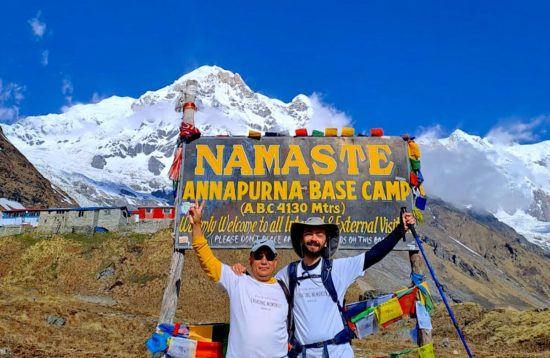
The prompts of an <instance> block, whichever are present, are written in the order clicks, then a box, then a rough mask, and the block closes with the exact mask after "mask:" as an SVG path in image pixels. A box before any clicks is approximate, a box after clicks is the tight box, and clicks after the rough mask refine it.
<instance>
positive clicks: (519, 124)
mask: <svg viewBox="0 0 550 358" xmlns="http://www.w3.org/2000/svg"><path fill="white" fill-rule="evenodd" d="M548 126H550V116H548V115H541V116H538V117H535V118H531V119H529V120H527V121H523V120H521V119H518V118H508V119H506V120H502V121H500V123H499V124H498V125H496V126H495V127H493V128H492V129H491V130H490V131H489V133H488V134H487V139H488V140H489V141H491V142H492V143H495V144H506V145H508V144H512V143H519V142H533V141H537V140H538V139H539V138H540V134H544V133H545V132H546V129H545V127H546V128H547V127H548Z"/></svg>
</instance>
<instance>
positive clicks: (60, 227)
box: [37, 210, 94, 234]
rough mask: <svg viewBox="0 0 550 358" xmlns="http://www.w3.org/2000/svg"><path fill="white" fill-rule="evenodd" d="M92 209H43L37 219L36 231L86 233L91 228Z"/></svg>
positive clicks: (92, 220) (92, 219)
mask: <svg viewBox="0 0 550 358" xmlns="http://www.w3.org/2000/svg"><path fill="white" fill-rule="evenodd" d="M93 223H94V213H93V211H84V210H83V211H63V210H59V211H44V212H42V213H40V219H39V220H38V227H37V231H38V232H43V233H50V234H65V233H71V232H78V233H86V232H91V230H93V227H94V226H93Z"/></svg>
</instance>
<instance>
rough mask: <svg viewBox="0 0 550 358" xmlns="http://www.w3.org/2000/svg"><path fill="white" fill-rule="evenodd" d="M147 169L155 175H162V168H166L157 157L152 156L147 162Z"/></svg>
mask: <svg viewBox="0 0 550 358" xmlns="http://www.w3.org/2000/svg"><path fill="white" fill-rule="evenodd" d="M147 169H149V171H150V172H151V173H153V174H155V175H160V172H162V169H164V164H162V162H161V161H160V160H158V159H157V158H155V157H150V158H149V162H148V163H147Z"/></svg>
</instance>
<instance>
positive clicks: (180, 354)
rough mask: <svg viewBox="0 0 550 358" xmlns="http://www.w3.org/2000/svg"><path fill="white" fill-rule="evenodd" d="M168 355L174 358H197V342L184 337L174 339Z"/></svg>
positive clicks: (171, 340) (170, 344) (171, 341)
mask: <svg viewBox="0 0 550 358" xmlns="http://www.w3.org/2000/svg"><path fill="white" fill-rule="evenodd" d="M166 353H167V354H168V355H169V356H170V357H174V358H195V354H196V353H197V341H195V340H192V339H187V338H182V337H172V338H171V339H170V343H169V344H168V351H166Z"/></svg>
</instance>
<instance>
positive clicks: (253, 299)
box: [188, 201, 288, 358]
mask: <svg viewBox="0 0 550 358" xmlns="http://www.w3.org/2000/svg"><path fill="white" fill-rule="evenodd" d="M203 208H204V202H202V203H201V204H200V205H199V204H198V202H197V201H196V202H195V205H194V206H192V207H191V208H190V209H189V213H188V219H189V222H190V223H191V225H192V228H193V249H194V250H195V252H196V253H197V256H198V258H199V261H200V264H201V267H202V269H203V271H204V272H205V273H206V274H207V275H208V277H210V279H212V280H213V281H214V282H217V283H219V285H220V286H221V287H222V288H224V289H225V291H226V292H227V294H228V295H229V305H230V307H229V315H230V322H229V323H230V325H229V341H228V347H227V354H226V358H243V357H260V358H261V357H265V358H281V357H286V356H287V352H288V331H287V314H288V301H287V298H286V296H285V293H284V291H283V289H282V288H281V286H280V285H279V283H278V282H277V280H276V279H275V278H274V277H273V273H274V272H275V268H276V267H277V250H276V249H275V243H274V242H273V241H272V240H266V239H263V240H257V241H256V242H254V244H253V245H252V248H251V250H250V257H249V263H250V268H251V270H250V271H251V274H250V275H236V274H235V273H234V272H233V271H232V270H231V268H230V267H229V266H227V265H225V264H222V263H221V262H220V260H218V259H217V258H216V257H215V256H214V254H213V253H212V250H210V247H209V246H208V241H206V238H205V237H204V233H203V230H202V228H201V222H202V210H203Z"/></svg>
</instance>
